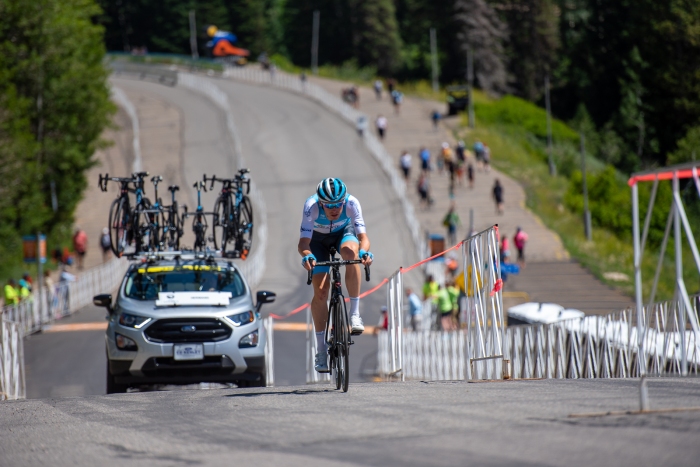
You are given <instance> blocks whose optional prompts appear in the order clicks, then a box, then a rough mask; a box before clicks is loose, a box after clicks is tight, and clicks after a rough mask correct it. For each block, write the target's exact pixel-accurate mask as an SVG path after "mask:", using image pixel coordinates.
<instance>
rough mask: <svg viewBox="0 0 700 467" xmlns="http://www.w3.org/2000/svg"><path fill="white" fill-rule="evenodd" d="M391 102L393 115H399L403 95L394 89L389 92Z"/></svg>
mask: <svg viewBox="0 0 700 467" xmlns="http://www.w3.org/2000/svg"><path fill="white" fill-rule="evenodd" d="M391 102H392V103H393V104H394V114H395V115H399V114H400V113H401V103H402V102H403V93H402V92H401V91H397V90H396V89H394V90H393V91H392V92H391Z"/></svg>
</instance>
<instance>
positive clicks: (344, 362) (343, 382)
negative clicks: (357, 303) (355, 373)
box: [334, 297, 350, 392]
mask: <svg viewBox="0 0 700 467" xmlns="http://www.w3.org/2000/svg"><path fill="white" fill-rule="evenodd" d="M335 312H336V314H335V319H334V321H335V324H336V326H335V337H336V342H335V346H336V352H335V353H336V372H335V379H336V381H335V388H336V389H341V388H342V390H343V392H348V383H349V378H350V360H349V358H348V357H349V353H350V330H349V329H348V321H347V314H346V312H345V301H344V300H343V299H342V297H341V298H340V300H338V301H337V302H336V308H335Z"/></svg>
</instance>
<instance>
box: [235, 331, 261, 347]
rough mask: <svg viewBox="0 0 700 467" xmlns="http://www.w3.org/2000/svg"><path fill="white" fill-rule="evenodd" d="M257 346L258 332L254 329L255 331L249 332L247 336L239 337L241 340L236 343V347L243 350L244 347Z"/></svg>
mask: <svg viewBox="0 0 700 467" xmlns="http://www.w3.org/2000/svg"><path fill="white" fill-rule="evenodd" d="M257 345H258V330H257V329H256V330H255V331H253V332H251V333H250V334H248V335H245V336H243V337H241V340H240V341H238V347H239V348H241V349H243V348H246V347H257Z"/></svg>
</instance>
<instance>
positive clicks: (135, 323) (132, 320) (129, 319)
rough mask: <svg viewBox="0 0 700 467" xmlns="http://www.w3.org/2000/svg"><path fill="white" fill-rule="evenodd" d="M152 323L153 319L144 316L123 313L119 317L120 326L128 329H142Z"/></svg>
mask: <svg viewBox="0 0 700 467" xmlns="http://www.w3.org/2000/svg"><path fill="white" fill-rule="evenodd" d="M150 322H151V318H146V317H144V316H137V315H130V314H129V313H122V314H121V315H119V324H121V325H122V326H126V327H127V328H136V329H141V328H142V327H144V326H145V325H146V324H148V323H150Z"/></svg>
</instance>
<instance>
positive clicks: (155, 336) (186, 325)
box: [144, 318, 233, 343]
mask: <svg viewBox="0 0 700 467" xmlns="http://www.w3.org/2000/svg"><path fill="white" fill-rule="evenodd" d="M232 332H233V330H232V329H231V328H230V327H228V326H227V325H226V324H224V322H223V321H221V320H219V319H216V318H168V319H159V320H158V321H156V322H155V323H153V324H151V325H150V326H149V327H148V328H147V329H146V331H145V332H144V334H145V335H146V338H148V340H150V341H153V342H168V343H170V342H173V343H178V342H219V341H223V340H226V339H228V338H229V337H231V333H232Z"/></svg>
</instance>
